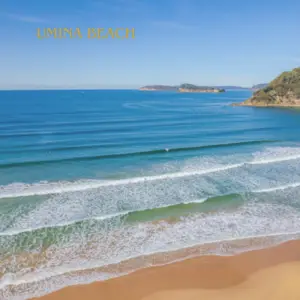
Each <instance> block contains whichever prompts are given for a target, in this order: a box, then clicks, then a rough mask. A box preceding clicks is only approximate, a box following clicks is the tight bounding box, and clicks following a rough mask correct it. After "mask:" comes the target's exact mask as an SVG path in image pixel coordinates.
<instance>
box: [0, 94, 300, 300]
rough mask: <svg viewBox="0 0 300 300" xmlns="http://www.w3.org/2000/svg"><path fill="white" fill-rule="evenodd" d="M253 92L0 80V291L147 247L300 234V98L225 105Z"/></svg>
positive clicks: (76, 275) (93, 271) (31, 290)
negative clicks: (5, 83) (282, 103)
mask: <svg viewBox="0 0 300 300" xmlns="http://www.w3.org/2000/svg"><path fill="white" fill-rule="evenodd" d="M250 96H251V92H248V91H228V92H226V93H221V94H182V93H176V92H141V91H134V90H126V91H104V90H103V91H2V92H0V107H1V110H0V260H1V265H0V298H1V299H2V298H3V299H27V298H29V297H32V296H37V295H42V294H44V293H47V292H50V291H53V290H56V289H58V288H61V287H63V286H67V285H71V284H75V283H86V282H91V281H94V280H103V279H107V278H110V277H114V276H118V274H117V273H113V274H112V273H110V272H108V271H107V270H106V271H105V272H103V270H102V271H101V272H100V271H97V268H98V269H99V268H103V267H107V266H108V265H111V264H114V263H120V262H123V261H125V260H127V259H129V258H138V257H141V256H144V255H147V254H151V253H160V252H167V251H173V250H178V249H184V248H186V247H190V246H194V245H203V244H206V243H213V242H216V241H217V242H222V241H226V240H239V239H244V238H247V237H261V236H266V237H268V236H279V237H280V239H281V240H286V239H290V238H294V237H295V236H297V235H298V232H300V198H299V196H300V111H299V110H297V109H280V108H249V107H232V106H230V103H232V102H241V101H243V100H245V99H247V98H248V97H250ZM223 250H224V253H221V254H226V250H225V249H223ZM218 254H220V253H219V252H218Z"/></svg>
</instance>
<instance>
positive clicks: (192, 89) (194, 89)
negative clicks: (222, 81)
mask: <svg viewBox="0 0 300 300" xmlns="http://www.w3.org/2000/svg"><path fill="white" fill-rule="evenodd" d="M178 91H179V92H180V93H222V92H225V90H224V89H218V88H214V87H202V86H197V85H193V84H189V83H184V84H182V85H181V86H180V87H179V88H178Z"/></svg>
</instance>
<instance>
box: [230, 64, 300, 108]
mask: <svg viewBox="0 0 300 300" xmlns="http://www.w3.org/2000/svg"><path fill="white" fill-rule="evenodd" d="M233 105H234V106H258V107H268V106H270V107H277V106H282V107H300V68H296V69H294V70H292V71H290V72H284V73H282V74H281V75H279V76H278V77H277V78H275V79H274V80H273V81H272V82H271V83H270V84H269V85H267V86H266V87H264V88H263V89H260V90H258V91H256V92H255V93H254V94H253V96H252V97H251V98H250V99H248V100H246V101H244V102H242V103H237V104H233Z"/></svg>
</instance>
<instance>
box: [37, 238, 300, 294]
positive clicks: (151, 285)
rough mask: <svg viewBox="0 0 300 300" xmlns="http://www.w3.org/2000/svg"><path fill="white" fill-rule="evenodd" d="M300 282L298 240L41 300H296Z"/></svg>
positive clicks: (175, 265) (187, 262) (186, 262)
mask: <svg viewBox="0 0 300 300" xmlns="http://www.w3.org/2000/svg"><path fill="white" fill-rule="evenodd" d="M299 282H300V241H290V242H287V243H284V244H281V245H279V246H276V247H272V248H268V249H262V250H254V251H249V252H244V253H242V254H239V255H235V256H202V257H198V258H193V259H187V260H184V261H181V262H177V263H173V264H170V265H165V266H160V267H152V268H148V269H143V270H140V271H137V272H135V273H132V274H130V275H127V276H123V277H119V278H116V279H111V280H108V281H103V282H96V283H93V284H90V285H82V286H73V287H68V288H65V289H63V290H60V291H57V292H54V293H52V294H49V295H46V296H44V297H41V298H39V299H40V300H81V299H89V300H98V299H105V300H119V299H120V300H121V299H130V300H139V299H143V300H167V299H175V300H183V299H184V300H194V299H195V300H196V299H206V300H221V299H222V300H226V299H233V300H235V299H236V300H237V299H243V300H247V299H249V300H250V299H255V300H268V299H270V300H271V299H272V300H281V299H282V300H296V299H297V300H299V299H300V286H299ZM35 299H36V298H35Z"/></svg>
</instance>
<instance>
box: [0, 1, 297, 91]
mask: <svg viewBox="0 0 300 300" xmlns="http://www.w3.org/2000/svg"><path fill="white" fill-rule="evenodd" d="M299 13H300V1H299V0H285V1H282V0H280V1H277V0H252V1H248V0H72V1H71V0H43V1H41V0H26V1H24V0H0V39H1V40H0V89H26V88H136V87H139V86H143V85H150V84H172V85H177V84H181V83H185V82H188V83H192V84H198V85H239V86H252V85H253V84H258V83H265V82H269V81H271V80H272V79H273V78H274V77H276V76H277V75H279V74H280V73H281V72H283V71H286V70H290V69H293V68H295V67H298V66H300V39H299V36H300V17H299ZM48 27H51V28H64V27H68V28H76V27H78V28H80V29H81V31H82V34H83V38H82V39H78V38H74V39H70V38H67V39H54V38H49V39H38V38H37V28H40V29H41V30H43V29H44V28H48ZM89 27H93V28H94V27H96V28H105V29H108V28H114V29H115V28H118V27H122V28H134V30H135V38H134V39H112V38H110V39H88V38H87V34H86V32H87V28H89Z"/></svg>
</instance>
